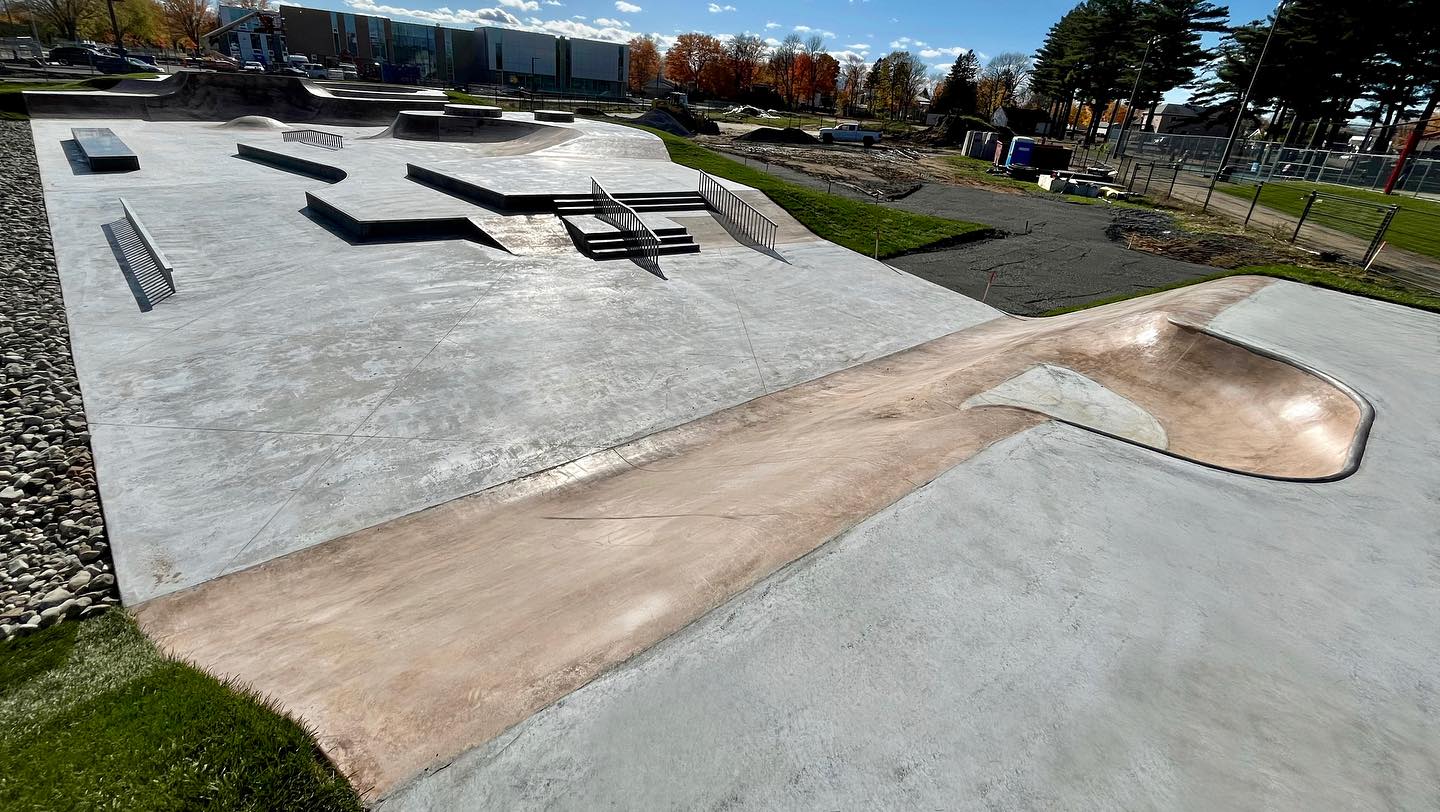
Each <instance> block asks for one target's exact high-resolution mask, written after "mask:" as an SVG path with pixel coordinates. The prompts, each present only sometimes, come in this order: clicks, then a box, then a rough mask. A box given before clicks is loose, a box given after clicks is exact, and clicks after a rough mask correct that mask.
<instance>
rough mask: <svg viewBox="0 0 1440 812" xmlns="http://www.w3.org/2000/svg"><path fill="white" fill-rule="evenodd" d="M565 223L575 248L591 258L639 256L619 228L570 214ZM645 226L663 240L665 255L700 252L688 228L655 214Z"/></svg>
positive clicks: (585, 214) (662, 252)
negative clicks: (627, 242)
mask: <svg viewBox="0 0 1440 812" xmlns="http://www.w3.org/2000/svg"><path fill="white" fill-rule="evenodd" d="M562 220H563V221H564V223H565V227H566V229H567V230H569V232H570V236H571V237H572V238H573V239H574V240H575V246H576V247H577V248H579V249H580V252H581V253H582V254H584V255H586V256H588V257H590V258H591V259H602V260H603V259H630V258H631V257H634V256H637V255H638V253H639V252H638V251H636V250H635V248H634V246H633V245H627V244H626V240H625V235H624V234H622V233H621V232H620V230H619V229H617V228H615V227H614V226H612V225H610V224H609V223H606V222H604V221H602V220H600V219H599V218H598V217H595V216H594V215H592V214H588V213H582V214H576V215H566V216H564V217H562ZM645 224H646V225H648V226H649V227H650V230H651V231H653V232H655V236H656V237H658V238H659V239H660V253H661V254H662V255H668V254H695V253H699V251H700V246H699V245H698V244H696V242H695V238H694V237H692V236H691V235H690V232H689V231H687V230H686V229H685V227H684V226H681V225H677V224H676V223H675V222H674V221H672V220H669V219H666V218H664V217H657V216H654V215H652V216H650V217H646V218H645Z"/></svg>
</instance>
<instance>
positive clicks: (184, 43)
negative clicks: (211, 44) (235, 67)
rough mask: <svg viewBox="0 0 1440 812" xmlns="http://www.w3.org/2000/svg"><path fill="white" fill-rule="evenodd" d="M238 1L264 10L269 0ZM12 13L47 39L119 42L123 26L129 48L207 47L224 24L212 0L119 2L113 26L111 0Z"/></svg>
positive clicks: (49, 4)
mask: <svg viewBox="0 0 1440 812" xmlns="http://www.w3.org/2000/svg"><path fill="white" fill-rule="evenodd" d="M234 5H239V6H245V7H248V8H264V7H267V6H268V0H241V1H240V2H236V3H234ZM10 11H11V20H12V22H11V26H10V28H12V29H14V30H15V31H16V32H22V31H23V32H25V33H29V32H30V31H31V30H32V25H33V30H35V31H38V32H40V33H41V35H42V39H49V40H51V41H54V40H56V39H59V40H66V41H70V42H80V41H82V40H93V41H95V42H100V43H104V44H106V45H114V44H115V31H114V29H115V28H119V30H120V37H121V41H122V42H123V43H124V44H125V46H126V47H127V48H151V47H156V48H171V49H174V50H192V49H197V48H203V47H204V43H202V42H201V41H200V40H201V38H202V37H203V36H204V35H205V34H206V33H207V32H210V31H213V30H215V29H216V28H218V27H219V25H220V21H219V17H218V16H217V15H216V13H215V8H214V6H213V5H212V4H211V0H123V2H116V3H115V26H114V27H112V26H111V24H110V12H109V8H108V7H107V3H106V0H14V1H12V2H11V3H10Z"/></svg>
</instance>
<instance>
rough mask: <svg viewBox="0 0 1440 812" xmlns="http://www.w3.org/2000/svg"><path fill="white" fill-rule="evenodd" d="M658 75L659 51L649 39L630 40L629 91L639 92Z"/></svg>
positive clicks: (637, 38)
mask: <svg viewBox="0 0 1440 812" xmlns="http://www.w3.org/2000/svg"><path fill="white" fill-rule="evenodd" d="M659 75H660V49H659V48H657V47H656V46H655V40H653V39H650V38H649V37H635V38H634V39H632V40H630V89H631V90H633V91H635V92H637V93H638V92H640V91H641V90H644V89H645V85H647V84H649V83H650V82H651V81H653V80H654V79H655V78H656V77H658V76H659Z"/></svg>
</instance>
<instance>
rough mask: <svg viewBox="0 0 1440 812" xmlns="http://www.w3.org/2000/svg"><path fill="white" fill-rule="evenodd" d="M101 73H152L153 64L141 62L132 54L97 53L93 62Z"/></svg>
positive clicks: (153, 70) (153, 69)
mask: <svg viewBox="0 0 1440 812" xmlns="http://www.w3.org/2000/svg"><path fill="white" fill-rule="evenodd" d="M93 64H94V65H95V70H98V71H100V72H101V73H154V72H155V66H154V65H152V64H150V63H149V62H142V61H140V60H138V59H136V58H135V57H133V56H115V55H114V54H98V55H97V56H96V57H95V61H94V63H93Z"/></svg>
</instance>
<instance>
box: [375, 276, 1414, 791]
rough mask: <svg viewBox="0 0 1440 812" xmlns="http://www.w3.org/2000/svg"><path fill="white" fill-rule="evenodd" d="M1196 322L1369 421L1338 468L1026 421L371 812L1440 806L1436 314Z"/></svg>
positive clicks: (1319, 311)
mask: <svg viewBox="0 0 1440 812" xmlns="http://www.w3.org/2000/svg"><path fill="white" fill-rule="evenodd" d="M1212 324H1213V325H1214V326H1215V327H1216V328H1217V329H1221V330H1223V331H1225V332H1226V333H1228V334H1234V335H1237V336H1241V337H1243V338H1244V339H1245V340H1247V341H1250V342H1253V343H1255V344H1258V345H1261V346H1265V347H1269V348H1271V349H1274V350H1276V351H1279V352H1283V353H1285V354H1287V355H1290V356H1293V357H1295V358H1297V359H1300V360H1304V361H1306V362H1308V363H1311V364H1315V365H1322V366H1325V367H1326V368H1328V369H1329V370H1330V371H1331V372H1332V373H1334V374H1336V375H1339V376H1342V377H1343V378H1345V379H1346V380H1347V381H1348V382H1350V383H1351V384H1352V385H1354V386H1356V387H1357V388H1358V389H1360V390H1361V391H1363V392H1364V393H1365V395H1366V397H1367V398H1369V399H1371V400H1373V401H1374V403H1375V405H1376V409H1377V411H1378V412H1379V414H1380V415H1381V418H1380V419H1379V420H1377V422H1376V426H1375V431H1374V433H1373V436H1372V439H1371V442H1370V446H1369V448H1368V449H1367V453H1366V457H1365V461H1364V463H1363V464H1362V466H1361V468H1360V470H1359V471H1358V472H1356V474H1355V475H1353V476H1351V477H1349V478H1347V479H1344V480H1341V481H1339V482H1333V483H1327V484H1325V485H1299V484H1295V483H1286V482H1274V481H1267V480H1263V479H1256V478H1250V477H1238V476H1234V475H1231V474H1225V473H1222V472H1218V471H1213V470H1208V469H1205V468H1201V467H1198V466H1193V465H1177V464H1175V463H1174V461H1173V460H1168V459H1166V458H1164V457H1161V456H1159V455H1155V454H1153V453H1151V452H1148V451H1145V450H1143V449H1140V448H1138V447H1135V446H1132V445H1127V444H1124V443H1116V442H1114V441H1112V440H1109V439H1107V438H1104V437H1101V436H1098V435H1096V434H1093V433H1090V432H1086V431H1083V430H1080V429H1077V428H1073V427H1070V426H1066V425H1062V424H1045V425H1040V426H1037V427H1035V428H1033V429H1030V430H1028V431H1025V432H1022V433H1020V434H1017V435H1014V436H1012V437H1010V438H1008V439H1005V440H1002V441H1000V442H997V443H996V444H994V445H992V446H991V447H989V448H988V449H986V450H985V451H983V452H981V453H980V454H978V455H977V456H975V457H974V458H972V459H971V460H969V461H967V462H965V463H962V464H961V465H958V466H955V467H954V468H951V469H950V470H949V471H948V472H946V473H944V474H942V475H941V476H940V477H939V478H937V479H936V480H934V481H933V482H930V483H928V484H926V485H924V486H923V487H920V488H917V489H916V490H915V491H913V492H912V493H911V494H909V495H908V496H906V497H905V498H903V499H901V500H900V501H899V502H897V503H896V504H895V505H893V506H891V507H890V508H887V509H886V510H883V511H881V512H880V513H878V514H877V515H876V516H874V517H873V518H871V519H870V520H868V521H866V522H864V523H863V524H861V525H860V526H859V527H857V528H855V529H854V530H852V531H850V532H849V533H847V534H845V535H843V536H842V537H840V538H839V539H837V540H836V541H834V542H831V543H830V544H828V545H826V546H825V547H823V548H821V549H820V550H818V551H817V552H816V553H814V554H812V555H811V556H809V557H807V558H805V559H802V560H801V561H799V562H796V563H795V564H793V565H791V566H790V567H788V568H786V569H784V570H782V571H780V572H779V573H777V574H776V575H775V576H773V577H771V578H769V579H767V580H765V581H763V582H761V583H760V584H758V585H756V587H755V588H753V589H750V590H748V591H746V592H744V593H742V594H741V595H740V596H739V597H737V598H736V599H734V600H732V601H730V602H729V603H727V604H725V605H723V606H721V607H719V608H718V609H717V610H716V611H714V612H711V613H710V614H708V615H706V616H705V617H704V618H703V619H701V620H700V621H698V622H696V623H695V624H693V625H691V626H689V627H687V628H686V629H685V630H683V631H682V632H680V633H678V634H677V635H675V636H674V637H672V638H670V639H669V640H666V641H665V642H663V643H661V644H659V645H657V646H655V647H653V648H652V649H650V650H649V651H647V652H646V653H645V654H644V655H642V656H641V657H639V658H637V659H636V660H634V661H632V662H630V663H627V664H626V666H625V667H623V668H620V669H617V670H615V671H613V672H612V673H610V674H608V675H606V676H604V677H602V678H601V679H598V680H596V681H595V682H592V683H591V684H589V685H587V686H585V687H584V688H581V689H580V690H578V691H576V692H574V693H573V694H571V695H570V696H568V697H566V698H565V699H564V700H563V701H561V702H557V703H556V704H554V705H552V706H551V707H549V708H547V709H545V710H544V711H541V712H540V713H538V714H535V715H534V716H532V717H530V718H529V719H528V720H526V721H525V722H523V723H521V724H519V725H517V726H515V727H514V728H512V729H511V730H509V731H507V732H506V733H505V734H503V735H502V736H500V737H498V738H496V739H495V740H494V741H492V742H491V743H490V744H489V745H487V746H485V747H482V748H478V749H476V750H474V751H472V752H470V753H467V754H466V755H464V756H462V757H460V758H459V759H456V760H455V761H453V762H449V763H446V764H444V765H443V769H442V768H440V767H439V766H438V765H437V768H436V769H435V770H434V771H433V773H432V774H428V775H426V776H424V777H422V778H419V779H417V780H415V781H414V782H412V783H410V784H409V785H407V786H406V787H404V788H403V789H401V790H399V791H397V792H396V793H394V794H392V795H391V796H390V797H389V798H388V799H387V800H386V801H385V802H383V803H381V804H380V807H379V808H380V809H382V810H385V812H398V811H399V810H406V811H407V812H408V810H423V809H432V808H437V807H448V808H472V809H473V808H524V809H538V808H547V809H595V808H606V807H613V806H621V807H630V806H645V807H649V808H712V807H723V808H732V809H733V808H743V809H777V808H787V809H789V808H804V809H850V808H895V807H903V808H920V809H928V808H938V809H952V808H962V809H982V808H984V809H994V808H1001V809H1015V808H1070V809H1075V808H1079V809H1097V808H1103V809H1115V808H1122V809H1136V808H1140V809H1144V808H1168V809H1197V810H1202V809H1206V810H1208V809H1334V808H1346V809H1386V808H1402V809H1428V808H1434V807H1435V806H1436V804H1437V803H1440V778H1437V776H1440V770H1437V767H1440V748H1437V744H1436V742H1437V739H1436V735H1435V734H1436V730H1437V725H1440V718H1437V710H1436V707H1435V704H1434V702H1433V701H1432V694H1433V684H1434V678H1433V677H1434V672H1435V662H1436V657H1437V654H1440V602H1437V601H1436V600H1435V598H1436V594H1437V585H1436V578H1435V557H1436V554H1437V548H1440V539H1437V537H1436V530H1435V527H1436V523H1435V522H1436V518H1437V504H1436V494H1437V492H1440V475H1437V471H1436V466H1435V465H1434V462H1433V461H1434V459H1435V454H1436V452H1437V451H1440V446H1437V441H1436V438H1437V437H1440V432H1437V429H1440V415H1437V413H1436V410H1435V408H1434V404H1435V403H1437V402H1440V380H1437V379H1436V378H1435V377H1434V376H1430V377H1428V378H1427V379H1426V380H1425V381H1423V382H1419V384H1418V385H1415V384H1416V381H1414V380H1413V379H1412V378H1411V376H1410V375H1409V374H1408V373H1407V372H1405V370H1406V369H1407V368H1408V369H1413V368H1414V367H1412V366H1410V365H1412V364H1423V363H1426V361H1425V359H1426V358H1427V357H1429V356H1430V355H1431V354H1433V352H1434V350H1435V349H1436V335H1437V330H1440V323H1437V319H1436V317H1435V316H1434V315H1431V314H1425V313H1422V312H1420V311H1415V310H1407V309H1405V308H1398V307H1394V306H1390V305H1385V304H1380V303H1375V302H1368V301H1365V300H1360V299H1356V298H1353V297H1347V296H1343V295H1340V294H1335V293H1330V292H1326V291H1320V290H1315V289H1311V288H1304V287H1301V286H1298V285H1293V284H1290V283H1283V282H1282V283H1276V284H1274V285H1271V286H1268V287H1266V288H1264V289H1262V290H1260V291H1259V292H1257V293H1256V294H1255V295H1254V296H1253V297H1251V298H1248V299H1246V300H1244V301H1241V302H1240V303H1238V304H1236V305H1234V306H1233V307H1231V308H1229V309H1228V310H1226V311H1224V312H1222V313H1221V314H1220V315H1219V316H1218V317H1217V318H1216V319H1215V320H1214V322H1212ZM1335 335H1344V336H1347V337H1352V339H1355V338H1358V337H1363V339H1359V340H1346V341H1343V342H1336V341H1335V340H1334V336H1335Z"/></svg>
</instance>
